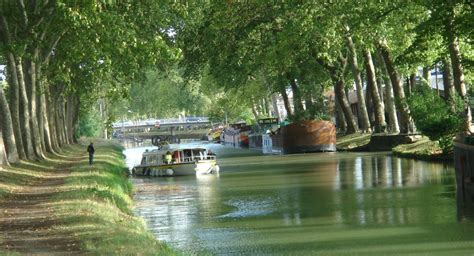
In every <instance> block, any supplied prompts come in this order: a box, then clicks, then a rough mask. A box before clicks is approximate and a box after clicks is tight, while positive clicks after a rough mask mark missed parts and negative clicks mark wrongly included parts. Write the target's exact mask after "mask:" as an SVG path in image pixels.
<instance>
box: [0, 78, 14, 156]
mask: <svg viewBox="0 0 474 256" xmlns="http://www.w3.org/2000/svg"><path fill="white" fill-rule="evenodd" d="M0 111H1V113H2V120H0V123H1V124H2V127H0V129H1V130H3V139H4V142H5V148H6V152H7V153H6V154H7V158H8V162H10V163H16V162H18V160H19V156H18V150H17V147H16V140H15V135H14V133H13V122H12V116H11V113H10V107H9V106H8V102H7V98H6V97H5V93H4V91H3V85H2V84H1V83H0Z"/></svg>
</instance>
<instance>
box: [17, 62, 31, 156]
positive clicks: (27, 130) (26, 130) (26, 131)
mask: <svg viewBox="0 0 474 256" xmlns="http://www.w3.org/2000/svg"><path fill="white" fill-rule="evenodd" d="M16 65H17V71H16V72H17V74H18V83H19V85H20V87H19V91H20V107H21V108H20V117H21V118H20V124H21V130H22V137H23V143H24V147H25V152H26V157H27V158H28V159H35V158H36V157H35V151H34V149H33V142H32V141H33V138H32V134H31V126H30V113H29V112H30V109H29V101H28V95H27V93H26V85H25V76H24V73H23V63H22V60H21V58H20V57H18V58H17V61H16Z"/></svg>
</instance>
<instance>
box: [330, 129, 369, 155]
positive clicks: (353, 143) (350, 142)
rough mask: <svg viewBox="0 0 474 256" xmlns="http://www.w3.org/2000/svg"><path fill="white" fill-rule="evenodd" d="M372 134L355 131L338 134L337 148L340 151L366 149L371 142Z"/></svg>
mask: <svg viewBox="0 0 474 256" xmlns="http://www.w3.org/2000/svg"><path fill="white" fill-rule="evenodd" d="M370 136H371V135H370V134H362V133H354V134H347V135H338V136H337V138H336V148H337V150H339V151H351V150H361V151H362V150H364V149H366V146H367V145H368V144H369V142H370Z"/></svg>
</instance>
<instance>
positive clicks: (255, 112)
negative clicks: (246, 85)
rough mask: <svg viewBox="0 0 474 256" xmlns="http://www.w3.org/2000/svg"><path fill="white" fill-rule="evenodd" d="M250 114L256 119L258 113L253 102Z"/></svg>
mask: <svg viewBox="0 0 474 256" xmlns="http://www.w3.org/2000/svg"><path fill="white" fill-rule="evenodd" d="M252 114H253V116H254V118H255V120H258V113H257V109H256V107H255V104H252Z"/></svg>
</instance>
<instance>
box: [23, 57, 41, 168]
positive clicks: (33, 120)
mask: <svg viewBox="0 0 474 256" xmlns="http://www.w3.org/2000/svg"><path fill="white" fill-rule="evenodd" d="M37 51H38V50H37V49H36V50H35V54H34V56H33V60H28V61H27V67H28V73H27V74H28V79H27V80H28V82H29V84H28V85H29V86H28V87H29V88H30V89H29V90H28V92H29V95H28V100H29V111H30V113H29V114H30V127H31V132H32V135H31V136H32V140H31V142H32V146H33V150H34V152H35V155H36V156H37V157H38V158H40V159H44V154H43V149H42V148H41V135H40V133H39V127H38V115H37V112H38V109H37V102H36V98H37V97H36V76H37V73H36V63H35V60H36V59H37V55H38V52H37Z"/></svg>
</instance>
